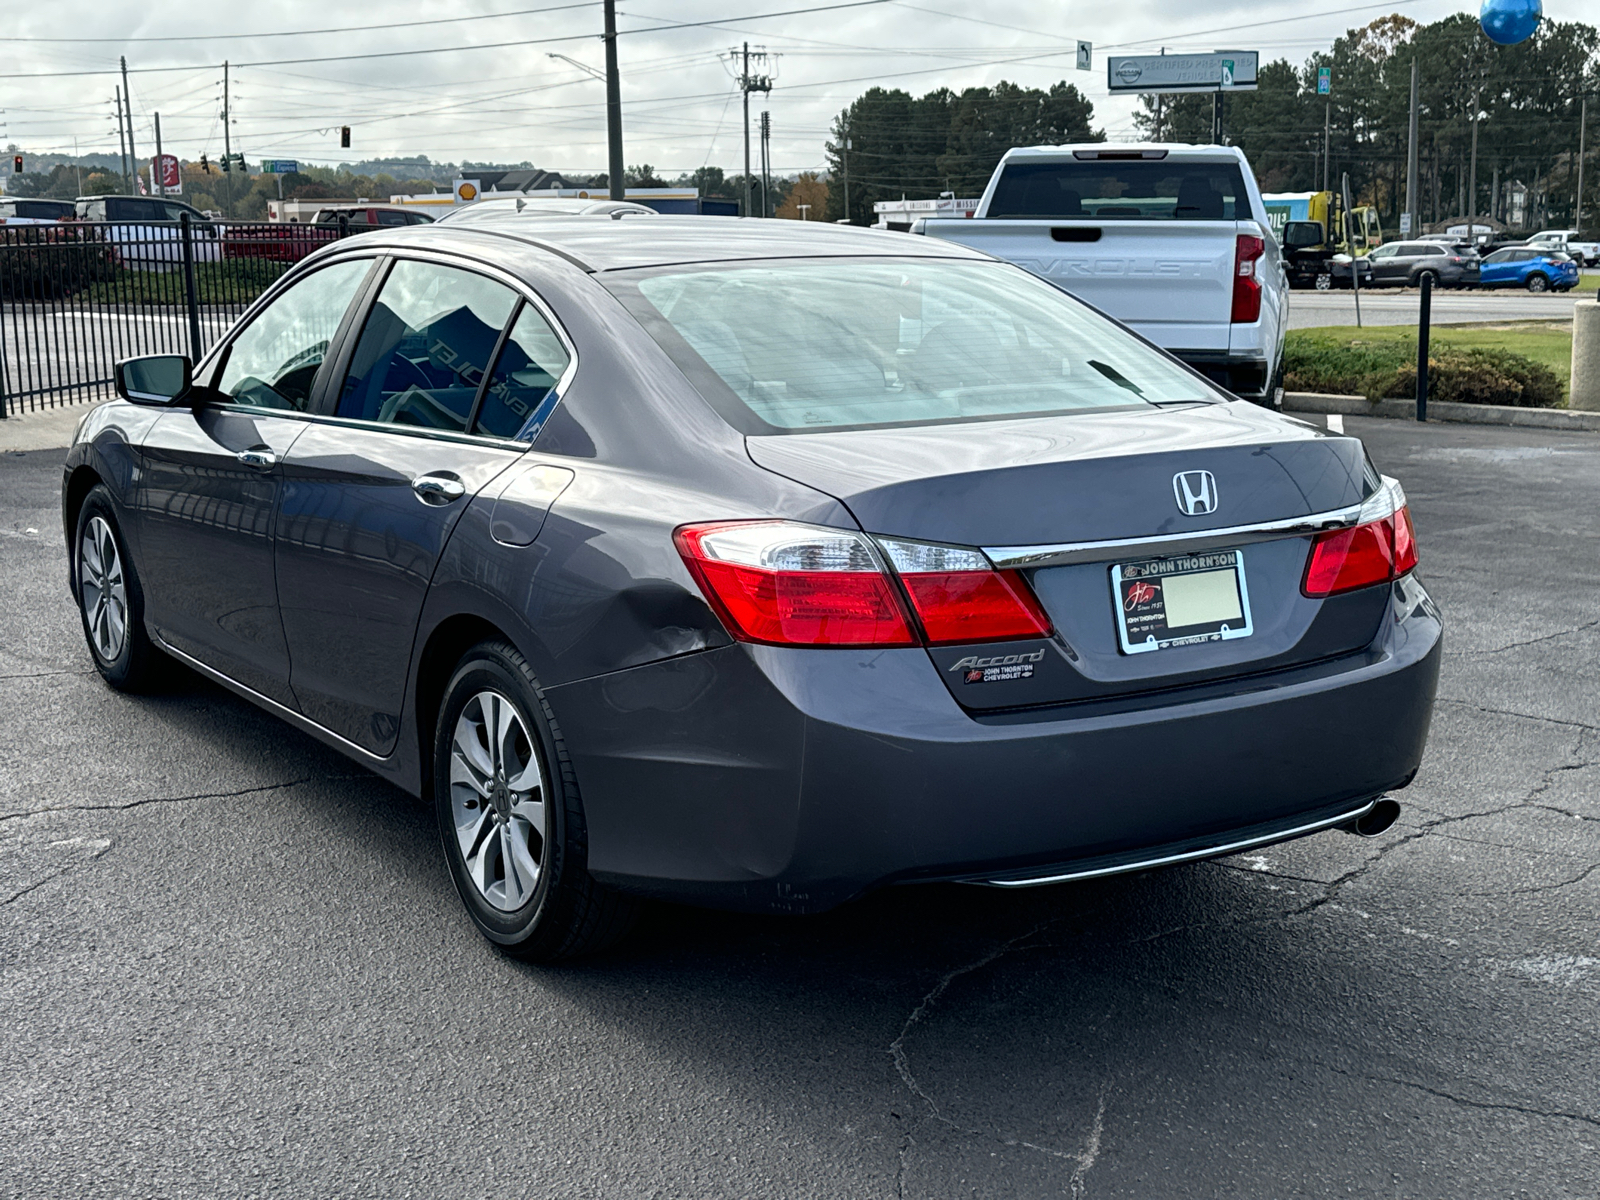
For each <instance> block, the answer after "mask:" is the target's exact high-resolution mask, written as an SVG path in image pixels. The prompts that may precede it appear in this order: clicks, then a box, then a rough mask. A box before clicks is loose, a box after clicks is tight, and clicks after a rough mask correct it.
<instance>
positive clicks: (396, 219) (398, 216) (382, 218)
mask: <svg viewBox="0 0 1600 1200" xmlns="http://www.w3.org/2000/svg"><path fill="white" fill-rule="evenodd" d="M374 216H376V217H377V218H378V224H379V225H405V224H408V222H407V221H406V215H405V213H398V212H391V211H390V210H389V209H387V208H380V209H376V210H373V211H369V212H368V213H367V220H368V221H371V220H372V218H373V217H374Z"/></svg>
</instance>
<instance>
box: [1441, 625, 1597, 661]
mask: <svg viewBox="0 0 1600 1200" xmlns="http://www.w3.org/2000/svg"><path fill="white" fill-rule="evenodd" d="M1597 625H1600V618H1596V619H1595V620H1593V621H1585V622H1584V623H1583V624H1582V625H1576V626H1574V627H1573V628H1571V629H1562V630H1558V631H1557V632H1555V633H1547V634H1545V635H1544V636H1543V637H1536V638H1528V639H1527V640H1526V641H1522V642H1507V643H1506V644H1505V645H1504V646H1496V647H1494V648H1493V649H1491V650H1457V651H1456V652H1455V653H1456V654H1457V655H1459V656H1461V657H1463V658H1466V657H1468V656H1470V655H1475V654H1504V653H1505V652H1506V651H1507V650H1520V649H1521V648H1522V647H1524V646H1537V645H1538V644H1539V643H1540V642H1553V641H1555V639H1556V638H1564V637H1571V636H1572V635H1573V634H1575V633H1582V632H1583V631H1584V630H1586V629H1593V628H1594V627H1595V626H1597Z"/></svg>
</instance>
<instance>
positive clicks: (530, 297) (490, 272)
mask: <svg viewBox="0 0 1600 1200" xmlns="http://www.w3.org/2000/svg"><path fill="white" fill-rule="evenodd" d="M353 258H370V259H371V260H372V261H374V262H376V261H378V260H379V259H382V258H389V259H391V260H392V263H393V262H400V261H402V260H404V259H411V260H414V261H431V262H436V263H438V264H439V265H440V266H446V267H455V268H456V269H457V270H471V271H474V272H476V273H477V274H479V275H483V276H485V277H486V278H489V279H492V280H494V282H496V283H499V284H503V285H505V286H507V287H509V288H510V289H511V290H512V291H513V292H514V293H515V294H516V295H517V296H518V297H519V298H520V299H521V300H522V301H523V302H524V303H526V304H530V305H532V306H533V307H534V308H535V309H537V310H538V312H539V315H540V316H541V317H543V318H544V319H545V322H546V323H547V324H548V325H549V326H550V328H551V329H553V330H554V331H555V335H556V339H557V340H558V341H559V342H560V343H561V348H562V349H563V350H565V351H566V352H567V368H566V370H564V371H562V372H561V378H560V379H558V380H556V382H555V386H554V387H552V388H551V389H550V392H551V394H552V395H554V396H555V398H556V403H555V404H554V405H552V406H551V411H552V412H554V410H555V408H556V406H558V405H559V404H560V403H561V401H562V400H563V399H565V397H566V394H567V388H568V387H569V386H570V385H571V383H572V379H573V376H575V375H576V374H577V373H578V347H577V343H575V342H574V341H573V340H572V335H571V334H569V333H568V332H567V329H566V326H564V325H563V324H562V323H561V321H560V319H559V318H558V317H557V316H556V314H555V312H554V310H553V309H551V307H550V305H549V304H547V303H546V302H545V300H544V298H543V297H542V296H540V295H539V293H538V292H537V291H535V290H534V288H533V287H532V285H530V284H528V283H526V282H524V281H523V280H521V279H518V278H517V277H516V276H515V275H513V274H511V272H509V271H506V270H503V269H501V268H499V267H496V266H494V265H493V264H490V263H480V262H478V261H477V260H476V259H472V258H467V257H464V256H461V255H455V254H446V253H441V252H439V251H436V250H422V249H418V250H406V249H404V248H399V249H397V248H396V247H393V246H387V247H385V246H374V245H372V244H371V243H367V244H365V245H361V246H352V247H350V249H349V250H348V251H347V252H345V253H335V254H330V255H329V256H328V257H327V258H326V259H324V260H322V261H321V262H319V263H318V264H317V265H316V267H314V268H313V269H312V270H311V271H305V272H301V273H299V274H296V273H295V272H294V271H285V272H284V273H283V274H282V275H280V276H279V277H278V278H277V279H275V280H273V282H272V286H271V287H270V288H269V289H268V290H267V291H266V292H264V293H263V294H262V295H260V296H258V297H256V299H255V301H254V303H252V304H251V306H250V307H249V308H247V309H246V310H245V311H244V312H243V313H241V314H240V315H239V319H238V320H237V321H235V322H234V323H233V324H232V325H231V326H229V327H228V329H227V330H226V331H225V333H224V334H223V336H222V337H220V338H218V339H217V341H216V343H215V344H214V345H213V346H212V347H211V349H210V350H208V351H207V352H206V354H205V356H204V357H203V358H202V359H201V361H202V362H205V363H207V366H208V369H209V370H210V371H211V372H212V380H213V382H214V381H215V375H216V367H217V362H220V358H219V359H217V361H216V362H212V361H210V360H212V359H213V357H214V356H216V355H217V354H218V352H219V351H221V350H222V349H223V348H225V347H231V346H232V345H233V342H234V340H235V338H236V337H237V336H238V333H239V332H240V331H242V330H243V329H244V328H245V327H246V325H248V323H249V322H250V321H253V320H254V319H255V318H256V316H258V315H259V313H260V311H261V310H262V309H264V308H265V307H266V306H267V305H268V304H270V303H272V302H273V301H274V300H275V299H276V298H277V296H278V295H279V294H281V293H282V292H283V291H285V290H287V288H289V287H292V286H293V282H290V283H285V282H284V280H286V279H288V278H289V276H291V275H295V281H296V282H297V281H298V280H299V279H300V278H302V277H303V276H304V275H309V274H312V273H314V271H319V270H322V269H324V268H325V267H331V266H333V265H334V264H335V263H338V262H344V261H347V260H349V259H353ZM392 263H391V268H390V269H392ZM296 265H297V266H298V264H296ZM387 278H388V271H387V270H386V271H385V273H384V280H387ZM384 280H380V281H379V283H378V296H381V295H382V294H383V283H384ZM378 296H374V297H373V300H374V302H376V300H377V299H378ZM518 311H520V310H514V311H513V313H512V315H511V317H509V318H507V320H513V319H514V318H515V317H516V316H517V313H518ZM370 315H371V308H370V307H369V308H368V309H367V312H366V313H365V314H364V316H370ZM351 332H352V334H353V335H354V336H355V337H356V339H357V340H359V339H360V337H361V329H360V328H357V329H353V330H352V331H351ZM489 370H490V371H491V372H492V371H493V370H494V364H493V363H490V364H489ZM196 373H197V374H198V366H197V370H196ZM343 382H344V381H343V380H340V381H339V383H340V384H342V383H343ZM334 386H335V388H337V387H338V385H337V384H336V385H334ZM214 407H217V408H226V409H231V410H237V411H240V412H249V413H268V414H270V415H273V416H299V417H305V418H317V419H322V420H328V421H335V422H338V423H341V424H348V425H352V426H355V427H357V428H360V429H380V430H382V429H387V430H395V429H399V428H402V427H400V426H396V425H392V424H386V423H384V422H381V421H362V420H358V419H356V418H354V417H340V416H336V415H335V414H333V413H326V414H324V413H311V412H303V411H301V410H300V409H277V408H260V407H258V406H256V405H253V404H237V403H219V404H216V405H214ZM549 420H550V418H549V417H548V416H547V417H546V418H545V423H546V424H548V423H549ZM416 428H417V429H419V430H420V429H421V428H422V427H421V426H417V427H416ZM540 428H541V429H542V428H543V426H542V425H541V426H540ZM424 432H428V433H434V434H441V435H448V436H450V437H452V438H457V439H465V440H467V441H472V442H478V443H486V444H489V445H496V446H521V447H523V448H527V447H529V446H531V445H533V443H532V442H523V441H518V440H517V439H516V438H497V437H491V436H488V435H485V434H472V433H465V432H461V433H455V432H453V431H451V430H443V429H440V430H426V431H424Z"/></svg>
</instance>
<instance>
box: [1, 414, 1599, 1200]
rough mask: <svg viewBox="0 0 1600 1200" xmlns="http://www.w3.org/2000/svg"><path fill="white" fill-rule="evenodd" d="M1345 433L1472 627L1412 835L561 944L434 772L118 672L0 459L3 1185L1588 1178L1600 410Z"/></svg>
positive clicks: (363, 1192) (52, 540)
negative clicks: (559, 954)
mask: <svg viewBox="0 0 1600 1200" xmlns="http://www.w3.org/2000/svg"><path fill="white" fill-rule="evenodd" d="M1345 420H1346V427H1347V429H1348V430H1349V431H1350V432H1352V433H1355V434H1357V435H1359V436H1361V437H1363V438H1365V439H1366V440H1367V443H1368V446H1369V448H1370V450H1371V452H1372V454H1373V456H1374V458H1375V459H1376V461H1377V462H1378V463H1379V465H1380V466H1381V467H1382V468H1383V469H1384V470H1386V471H1387V472H1388V473H1390V474H1394V475H1397V476H1399V477H1400V478H1401V480H1402V481H1403V483H1404V484H1405V486H1406V488H1407V491H1408V493H1409V495H1410V498H1411V503H1412V508H1413V512H1414V514H1415V518H1416V525H1417V529H1418V536H1419V541H1420V546H1421V551H1422V573H1423V576H1424V578H1425V580H1426V582H1427V583H1428V586H1429V587H1430V588H1431V589H1432V591H1433V593H1434V595H1435V596H1436V597H1437V598H1438V600H1439V601H1440V603H1441V605H1442V606H1443V608H1444V611H1445V615H1446V621H1447V634H1446V636H1447V650H1446V659H1445V667H1444V675H1443V679H1442V682H1441V695H1440V701H1439V705H1438V710H1437V713H1436V716H1435V721H1434V727H1433V735H1432V740H1431V743H1430V748H1429V751H1428V755H1427V758H1426V760H1425V762H1424V764H1423V767H1422V769H1421V772H1420V773H1419V775H1418V777H1417V779H1416V782H1415V783H1414V784H1413V785H1412V787H1411V788H1409V789H1408V790H1407V791H1405V792H1404V793H1401V795H1400V799H1401V800H1402V801H1403V803H1404V805H1405V812H1404V815H1403V816H1402V818H1401V823H1400V824H1399V825H1397V826H1396V827H1395V828H1394V829H1392V830H1391V831H1389V832H1388V833H1387V834H1385V835H1384V836H1382V837H1380V838H1377V839H1374V840H1370V841H1368V840H1362V839H1358V838H1355V837H1351V836H1348V835H1345V834H1341V833H1326V834H1321V835H1318V836H1315V837H1312V838H1310V839H1306V840H1304V841H1301V842H1298V843H1293V844H1290V845H1285V846H1279V847H1273V848H1269V849H1267V850H1264V851H1261V852H1259V853H1254V854H1250V855H1245V856H1241V857H1237V858H1233V859H1229V860H1225V861H1221V862H1214V863H1206V864H1198V865H1190V866H1184V867H1178V868H1173V869H1168V870H1163V871H1157V872H1151V873H1148V874H1144V875H1138V876H1131V877H1123V878H1118V879H1112V880H1105V881H1099V882H1093V883H1085V884H1078V885H1068V886H1063V887H1057V888H1052V889H1040V890H1035V891H1030V892H1023V893H1015V892H999V891H990V890H983V889H976V888H960V887H934V888H921V889H901V890H896V891H891V892H886V893H883V894H879V895H876V896H873V897H869V898H868V899H866V900H864V901H861V902H858V903H856V904H853V905H851V906H848V907H846V908H845V909H842V910H839V911H836V912H834V913H832V914H829V915H827V916H823V917H819V918H809V919H778V918H756V917H746V916H729V915H725V914H718V913H709V912H701V911H695V910H690V909H684V908H668V907H662V908H658V909H654V910H653V911H652V912H651V914H650V916H649V918H648V920H647V922H646V924H645V926H644V927H643V928H642V929H640V930H639V931H638V932H637V933H636V934H635V935H633V936H632V938H631V939H630V940H629V941H628V942H626V943H625V944H624V945H623V946H622V947H621V948H620V949H619V950H617V951H615V952H613V953H612V954H610V955H608V956H607V957H605V958H602V959H599V960H595V961H591V962H587V963H582V964H579V965H574V966H568V967H564V968H562V969H559V970H551V969H543V970H541V969H535V968H530V967H526V966H522V965H520V964H517V963H514V962H511V961H508V960H506V959H504V958H502V957H500V956H499V955H497V954H496V953H495V952H494V951H493V950H491V949H490V948H489V947H488V946H487V945H486V944H484V943H483V942H481V941H480V940H479V938H478V937H477V935H476V934H475V933H474V932H473V930H472V929H471V927H470V925H469V924H468V921H467V918H466V915H465V913H464V912H463V911H462V909H461V906H460V904H459V902H458V901H457V899H456V897H455V895H454V893H453V891H452V889H451V884H450V880H449V877H448V875H447V873H446V871H445V868H444V865H443V861H442V858H441V856H440V854H439V852H438V849H437V846H436V844H435V836H436V835H435V833H434V831H433V828H432V825H431V821H430V818H429V817H428V816H427V815H426V814H425V813H424V812H423V811H422V810H421V808H420V807H419V806H418V805H417V804H416V803H415V802H413V801H411V800H409V799H408V798H406V797H405V796H403V795H401V794H400V793H398V792H396V791H394V790H393V789H392V788H390V787H389V786H387V785H386V784H383V783H381V782H379V781H378V780H377V779H376V778H374V777H371V776H368V775H366V774H364V773H363V772H361V771H360V770H359V769H358V768H356V767H354V766H352V765H351V764H349V763H348V762H346V761H345V760H344V759H342V758H339V757H337V756H335V755H334V754H333V752H331V751H329V750H326V749H324V748H323V747H321V746H320V745H318V744H317V743H315V742H313V741H311V740H310V739H309V738H306V737H304V736H302V735H300V734H298V733H295V732H293V731H292V730H290V729H288V728H287V727H286V726H284V725H282V724H280V723H278V722H277V721H275V720H273V719H272V718H270V717H268V716H266V715H265V714H263V713H261V712H258V711H257V710H255V709H253V708H252V707H250V706H248V705H247V704H245V703H244V702H242V701H240V700H237V699H235V698H233V697H232V696H231V695H229V694H227V693H225V692H222V691H221V690H219V689H217V688H214V687H212V686H210V685H208V684H206V683H203V682H201V681H199V680H198V679H194V678H190V679H188V680H187V681H185V682H183V683H182V684H181V685H180V686H178V687H176V688H175V689H174V690H173V691H172V692H171V693H170V694H167V695H162V696H158V697H152V698H127V697H122V696H118V695H116V694H114V693H112V692H111V691H109V690H108V689H107V688H106V687H104V686H103V685H102V684H101V682H100V681H99V679H98V677H97V676H96V675H95V674H94V672H93V670H92V669H91V667H90V664H89V660H88V656H87V652H86V650H85V649H84V647H83V644H82V637H81V634H80V632H79V628H78V623H77V619H76V616H75V613H74V610H73V609H72V607H71V603H70V599H69V597H68V595H67V593H66V589H65V586H64V582H63V580H64V573H65V552H64V550H63V548H62V538H61V534H60V519H59V516H58V510H57V504H58V488H59V479H60V476H59V462H60V459H61V452H60V451H51V450H44V451H34V452H29V453H26V454H15V453H11V454H0V614H3V616H0V712H3V713H4V720H3V722H0V909H3V913H4V916H3V918H0V1024H3V1028H4V1030H5V1036H4V1038H0V1196H6V1197H11V1196H18V1197H21V1196H26V1197H29V1198H34V1197H55V1196H63V1197H68V1196H70V1197H82V1196H163V1197H166V1196H174V1197H176V1196H203V1197H222V1196H245V1195H250V1196H257V1195H259V1196H266V1195H281V1196H488V1195H493V1196H496V1197H507V1196H539V1197H545V1196H559V1197H590V1196H593V1197H602V1196H603V1197H646V1196H661V1197H668V1196H671V1197H678V1196H707V1197H729V1196H738V1197H755V1196H771V1197H819V1198H821V1197H878V1196H885V1197H887V1196H908V1197H954V1196H983V1197H990V1196H1018V1197H1032V1196H1068V1197H1074V1198H1076V1197H1113V1196H1123V1197H1191V1196H1192V1197H1216V1196H1226V1197H1301V1196H1304V1197H1326V1196H1332V1195H1351V1196H1372V1197H1378V1196H1381V1197H1418V1198H1423V1197H1427V1198H1437V1197H1456V1196H1461V1197H1474V1198H1478V1197H1489V1196H1494V1197H1537V1198H1540V1200H1553V1198H1557V1197H1578V1196H1593V1195H1594V1194H1595V1192H1596V1186H1597V1185H1596V1180H1600V945H1597V934H1600V904H1597V901H1600V670H1597V668H1600V599H1597V597H1600V563H1597V560H1596V555H1595V546H1596V545H1597V544H1600V435H1583V434H1564V433H1555V432H1547V431H1543V430H1522V429H1508V428H1493V427H1471V426H1448V425H1429V426H1421V427H1419V426H1416V425H1414V424H1411V423H1407V422H1399V421H1380V420H1372V419H1358V418H1349V417H1347V418H1346V419H1345ZM1305 753H1306V754H1307V755H1308V756H1324V755H1325V756H1329V757H1333V756H1337V755H1352V754H1361V753H1363V747H1362V746H1360V745H1359V744H1352V743H1351V742H1349V741H1348V740H1347V739H1345V738H1343V737H1341V731H1340V730H1338V729H1308V730H1306V731H1305ZM1138 771H1139V764H1137V763H1130V764H1129V772H1130V777H1137V776H1138ZM1140 783H1141V785H1142V786H1163V787H1174V788H1181V786H1182V781H1181V780H1154V781H1152V780H1140ZM975 803H978V804H980V805H981V797H979V798H975Z"/></svg>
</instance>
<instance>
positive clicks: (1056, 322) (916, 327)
mask: <svg viewBox="0 0 1600 1200" xmlns="http://www.w3.org/2000/svg"><path fill="white" fill-rule="evenodd" d="M630 277H631V278H630ZM603 282H605V283H606V284H607V285H608V286H610V287H611V288H612V290H613V291H614V292H615V293H616V294H617V296H618V297H619V299H621V300H622V302H623V303H624V304H625V305H627V306H628V308H629V309H630V310H631V311H632V312H633V313H634V315H635V316H637V317H638V318H639V319H640V321H641V323H642V324H643V325H644V326H645V328H646V329H647V330H649V332H650V333H651V335H652V336H653V337H654V338H655V339H656V341H657V342H658V343H659V344H660V345H661V346H662V348H663V349H665V350H666V352H667V353H668V354H669V355H670V356H671V357H672V358H673V359H674V361H676V362H677V364H678V366H679V367H680V368H682V369H683V371H684V373H685V374H686V375H687V376H688V377H689V378H690V379H691V380H692V381H693V382H694V383H695V384H696V385H697V386H698V387H699V388H700V391H701V392H702V394H703V395H705V396H706V398H707V399H708V400H709V401H711V403H712V404H713V405H714V406H715V407H717V408H718V410H719V411H720V412H722V414H723V416H724V417H725V418H727V419H728V420H729V421H730V423H732V424H733V425H734V426H735V427H737V428H740V429H742V430H743V431H744V432H746V433H785V432H796V433H798V432H805V431H808V430H815V429H838V428H852V427H866V426H874V425H920V424H929V423H932V422H938V421H961V420H982V419H994V418H1003V417H1021V416H1046V415H1056V414H1061V413H1068V412H1076V411H1083V410H1090V409H1102V408H1113V407H1128V406H1139V407H1143V406H1145V405H1148V404H1168V403H1182V402H1195V401H1199V402H1214V401H1217V400H1219V399H1220V397H1219V395H1218V394H1217V393H1216V392H1215V391H1214V390H1212V389H1211V388H1210V387H1209V386H1208V385H1207V384H1206V383H1205V382H1203V381H1202V380H1201V379H1199V378H1197V377H1196V376H1195V375H1193V374H1192V373H1190V372H1189V371H1187V370H1185V369H1184V368H1183V367H1181V366H1179V365H1178V364H1176V363H1173V362H1171V361H1170V360H1168V359H1167V358H1165V357H1164V356H1163V355H1162V354H1161V353H1160V352H1158V351H1156V350H1153V349H1151V348H1150V347H1149V346H1146V345H1145V344H1144V343H1142V342H1140V341H1139V340H1138V339H1137V338H1135V337H1134V336H1132V335H1131V334H1129V333H1127V332H1125V331H1124V330H1122V329H1120V328H1118V327H1117V326H1116V325H1114V324H1113V323H1112V322H1110V321H1109V320H1106V319H1105V318H1104V317H1101V316H1099V315H1097V314H1096V313H1094V312H1093V311H1091V310H1090V309H1088V308H1087V307H1085V306H1084V305H1082V304H1080V303H1078V302H1077V301H1076V300H1073V299H1072V298H1071V297H1070V296H1068V295H1067V294H1065V293H1064V292H1062V291H1059V290H1058V289H1056V288H1054V287H1052V286H1050V285H1049V284H1047V283H1045V282H1044V281H1043V280H1041V279H1038V278H1037V277H1035V276H1033V275H1030V274H1028V273H1027V272H1025V271H1023V270H1021V269H1019V268H1017V267H1013V266H1010V265H1008V264H1005V263H997V262H959V261H940V260H937V259H907V260H903V261H892V260H891V261H884V260H881V259H880V260H866V261H857V262H849V261H840V260H837V259H835V260H809V261H808V260H787V261H776V262H772V263H767V264H740V265H738V266H732V267H726V268H713V269H706V268H703V267H691V268H681V267H680V268H655V269H651V270H649V271H640V272H627V273H624V272H615V273H609V274H608V275H607V276H605V277H604V278H603Z"/></svg>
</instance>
